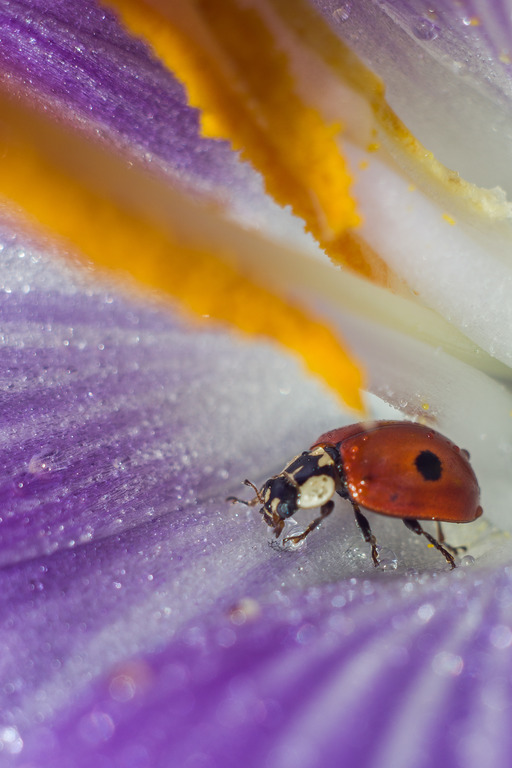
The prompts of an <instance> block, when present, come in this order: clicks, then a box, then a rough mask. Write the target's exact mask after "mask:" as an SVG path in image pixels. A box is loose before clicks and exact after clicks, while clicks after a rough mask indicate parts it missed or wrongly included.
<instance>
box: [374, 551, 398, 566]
mask: <svg viewBox="0 0 512 768" xmlns="http://www.w3.org/2000/svg"><path fill="white" fill-rule="evenodd" d="M379 560H380V570H381V571H396V569H397V567H398V558H397V556H396V555H395V553H394V552H393V550H392V549H389V548H388V547H381V548H380V549H379Z"/></svg>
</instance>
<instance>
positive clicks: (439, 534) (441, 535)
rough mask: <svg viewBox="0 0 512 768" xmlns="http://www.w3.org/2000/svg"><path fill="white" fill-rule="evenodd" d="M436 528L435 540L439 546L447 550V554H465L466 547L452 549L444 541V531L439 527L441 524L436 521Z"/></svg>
mask: <svg viewBox="0 0 512 768" xmlns="http://www.w3.org/2000/svg"><path fill="white" fill-rule="evenodd" d="M436 528H437V540H438V542H439V543H440V544H444V548H445V549H447V550H448V551H449V552H451V553H452V554H453V555H458V553H459V552H467V551H468V548H467V547H452V546H451V544H447V543H446V539H445V538H444V531H443V528H442V526H441V523H440V522H439V521H438V520H436Z"/></svg>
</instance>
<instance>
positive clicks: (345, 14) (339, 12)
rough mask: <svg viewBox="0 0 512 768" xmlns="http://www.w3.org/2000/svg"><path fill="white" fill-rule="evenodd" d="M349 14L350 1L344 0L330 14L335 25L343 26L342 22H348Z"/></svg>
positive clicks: (350, 10)
mask: <svg viewBox="0 0 512 768" xmlns="http://www.w3.org/2000/svg"><path fill="white" fill-rule="evenodd" d="M351 13H352V0H344V2H343V3H341V5H339V6H338V7H337V8H336V10H335V11H333V12H332V17H333V19H334V21H335V22H336V23H337V24H343V22H344V21H348V19H349V18H350V14H351Z"/></svg>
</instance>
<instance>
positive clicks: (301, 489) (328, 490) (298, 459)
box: [259, 446, 337, 535]
mask: <svg viewBox="0 0 512 768" xmlns="http://www.w3.org/2000/svg"><path fill="white" fill-rule="evenodd" d="M336 483H337V470H336V463H335V461H334V459H333V457H332V456H331V455H330V454H329V453H328V452H327V451H326V450H325V449H324V448H323V447H321V446H319V447H316V448H314V449H313V450H311V451H304V453H301V454H300V456H295V458H293V459H292V460H291V461H290V462H289V463H288V464H287V465H286V467H285V468H284V469H283V471H282V472H280V473H279V474H278V475H275V476H274V477H271V478H270V479H269V480H267V482H266V483H265V484H264V486H263V488H262V489H261V491H260V493H259V497H260V498H259V501H260V502H262V504H263V507H262V509H261V513H262V515H263V517H264V519H265V522H266V523H267V524H268V525H270V526H272V527H274V528H275V530H276V535H279V533H280V531H281V530H282V527H283V526H282V521H284V520H286V519H287V518H288V517H291V516H292V515H294V514H295V513H296V512H297V510H299V509H313V508H314V507H321V506H322V505H324V504H325V503H326V502H328V501H329V500H330V499H331V498H332V497H333V495H334V493H335V491H336Z"/></svg>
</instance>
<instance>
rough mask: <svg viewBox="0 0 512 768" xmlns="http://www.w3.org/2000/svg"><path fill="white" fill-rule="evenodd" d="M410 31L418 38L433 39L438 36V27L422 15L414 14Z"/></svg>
mask: <svg viewBox="0 0 512 768" xmlns="http://www.w3.org/2000/svg"><path fill="white" fill-rule="evenodd" d="M412 31H413V34H414V36H415V37H417V38H418V40H435V39H436V37H439V33H440V31H441V30H440V28H439V27H438V26H437V24H434V22H433V21H431V20H430V19H426V18H425V17H424V16H416V18H415V19H414V20H413V24H412Z"/></svg>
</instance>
